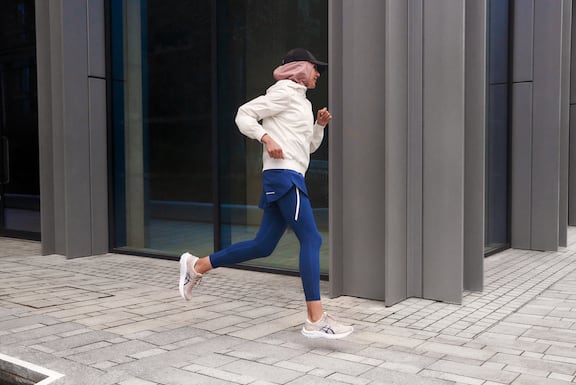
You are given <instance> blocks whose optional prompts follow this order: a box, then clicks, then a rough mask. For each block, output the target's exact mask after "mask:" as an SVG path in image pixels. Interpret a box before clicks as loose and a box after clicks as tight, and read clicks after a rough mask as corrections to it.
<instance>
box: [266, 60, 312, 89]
mask: <svg viewBox="0 0 576 385" xmlns="http://www.w3.org/2000/svg"><path fill="white" fill-rule="evenodd" d="M312 71H314V64H312V63H310V62H307V61H293V62H290V63H286V64H283V65H281V66H280V67H277V68H276V69H275V70H274V79H276V80H284V79H289V80H292V81H294V82H296V83H299V84H302V85H304V86H308V81H309V80H310V76H312Z"/></svg>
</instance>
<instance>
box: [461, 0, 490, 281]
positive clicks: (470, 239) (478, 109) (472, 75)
mask: <svg viewBox="0 0 576 385" xmlns="http://www.w3.org/2000/svg"><path fill="white" fill-rule="evenodd" d="M486 13H487V1H486V0H475V1H467V2H466V99H465V100H466V126H465V134H466V139H465V157H466V160H465V170H464V175H465V179H464V288H465V289H467V290H476V291H481V290H482V289H483V286H484V162H485V149H484V143H485V138H484V136H485V127H486Z"/></svg>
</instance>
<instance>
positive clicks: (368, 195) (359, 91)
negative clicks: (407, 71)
mask: <svg viewBox="0 0 576 385" xmlns="http://www.w3.org/2000/svg"><path fill="white" fill-rule="evenodd" d="M385 4H386V3H385V2H382V1H379V0H369V1H368V0H366V1H362V2H358V1H353V0H346V1H344V2H343V18H342V30H343V47H342V48H343V52H342V53H343V68H344V76H343V80H342V85H343V111H342V113H343V115H342V118H343V131H342V138H343V143H344V146H343V151H342V158H343V167H342V175H343V181H342V182H343V187H342V191H343V202H344V206H343V210H342V211H343V233H344V234H345V240H344V245H343V255H344V256H346V257H345V258H344V260H343V271H344V272H345V274H344V279H343V291H344V293H346V294H350V295H355V296H360V297H368V298H374V299H384V298H385V293H384V291H385V286H384V267H385V266H384V262H385V261H384V250H385V242H384V238H385V237H384V231H385V228H384V218H385V215H386V212H385V209H384V204H383V203H384V202H383V200H384V195H383V194H384V191H385V188H386V186H385V182H384V181H385V176H384V175H383V171H382V170H383V167H384V164H385V160H386V159H385V153H384V151H383V150H382V149H383V146H384V145H385V131H384V121H383V116H384V114H385V111H384V100H385V96H386V95H385V92H384V87H383V85H384V81H385V79H384V71H381V70H380V71H367V70H366V63H370V67H371V68H378V69H383V68H385V67H384V66H385V64H386V63H385V45H384V43H383V40H382V39H381V38H379V39H377V38H376V37H383V36H385V32H386V31H385V24H384V23H382V20H383V18H384V17H385ZM358 58H362V60H358Z"/></svg>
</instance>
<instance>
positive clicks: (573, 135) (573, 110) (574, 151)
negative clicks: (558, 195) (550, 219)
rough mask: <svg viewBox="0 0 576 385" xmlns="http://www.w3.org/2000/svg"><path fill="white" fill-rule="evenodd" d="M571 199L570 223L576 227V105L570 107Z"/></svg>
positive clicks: (569, 205)
mask: <svg viewBox="0 0 576 385" xmlns="http://www.w3.org/2000/svg"><path fill="white" fill-rule="evenodd" d="M569 178H570V179H569V184H570V185H569V191H570V199H569V201H568V214H569V217H568V223H569V224H570V225H571V226H575V225H576V104H572V105H571V106H570V176H569Z"/></svg>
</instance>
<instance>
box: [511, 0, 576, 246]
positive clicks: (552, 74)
mask: <svg viewBox="0 0 576 385" xmlns="http://www.w3.org/2000/svg"><path fill="white" fill-rule="evenodd" d="M571 6H572V2H571V1H569V0H568V1H555V2H549V1H545V0H522V1H518V2H516V4H515V8H514V9H515V14H514V34H513V35H514V39H513V44H514V55H513V84H512V91H513V96H512V100H513V107H512V144H511V145H512V170H511V173H512V186H511V188H512V223H511V230H512V247H515V248H525V249H533V250H556V249H557V248H558V247H559V246H565V245H566V227H567V213H568V153H569V148H568V125H569V122H568V118H567V115H566V114H567V113H568V104H569V99H568V87H569V82H568V76H569V75H568V69H569V66H570V56H569V50H570V43H569V42H570V30H571V23H570V15H571V14H572V9H571ZM572 151H573V150H572Z"/></svg>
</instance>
